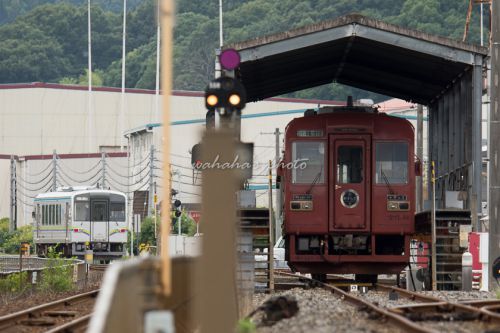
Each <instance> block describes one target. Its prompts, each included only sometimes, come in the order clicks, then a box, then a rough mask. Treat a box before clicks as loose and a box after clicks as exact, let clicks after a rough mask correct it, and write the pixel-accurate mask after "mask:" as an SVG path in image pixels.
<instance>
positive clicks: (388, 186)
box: [380, 167, 394, 194]
mask: <svg viewBox="0 0 500 333" xmlns="http://www.w3.org/2000/svg"><path fill="white" fill-rule="evenodd" d="M380 174H381V175H382V179H383V180H384V182H385V185H386V186H387V188H388V189H389V194H394V191H393V190H392V188H391V185H390V184H389V179H387V176H386V175H385V172H384V169H382V167H380Z"/></svg>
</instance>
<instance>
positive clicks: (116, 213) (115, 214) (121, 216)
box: [109, 202, 125, 222]
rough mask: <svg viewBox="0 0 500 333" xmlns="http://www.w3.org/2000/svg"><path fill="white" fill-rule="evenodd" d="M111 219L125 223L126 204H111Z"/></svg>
mask: <svg viewBox="0 0 500 333" xmlns="http://www.w3.org/2000/svg"><path fill="white" fill-rule="evenodd" d="M109 219H110V220H111V221H122V222H123V221H125V204H124V203H115V202H112V203H111V209H110V210H109Z"/></svg>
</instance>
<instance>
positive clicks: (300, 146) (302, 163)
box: [292, 141, 325, 184]
mask: <svg viewBox="0 0 500 333" xmlns="http://www.w3.org/2000/svg"><path fill="white" fill-rule="evenodd" d="M292 162H293V163H294V167H293V168H292V182H293V183H294V184H311V183H313V182H314V183H315V184H322V183H323V182H324V180H325V172H324V164H325V144H324V143H323V142H317V141H302V142H294V143H293V145H292Z"/></svg>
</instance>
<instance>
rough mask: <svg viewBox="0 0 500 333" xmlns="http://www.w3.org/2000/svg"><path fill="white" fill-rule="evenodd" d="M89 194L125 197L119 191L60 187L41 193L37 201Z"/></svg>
mask: <svg viewBox="0 0 500 333" xmlns="http://www.w3.org/2000/svg"><path fill="white" fill-rule="evenodd" d="M87 193H102V194H116V195H122V196H125V193H123V192H119V191H112V190H105V189H100V188H94V187H84V186H75V187H59V188H57V190H56V191H54V192H45V193H40V194H38V195H37V196H36V197H35V201H36V200H43V199H49V198H73V197H75V196H77V195H80V194H87Z"/></svg>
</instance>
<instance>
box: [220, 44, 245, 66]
mask: <svg viewBox="0 0 500 333" xmlns="http://www.w3.org/2000/svg"><path fill="white" fill-rule="evenodd" d="M240 60H241V58H240V54H239V53H238V51H236V50H235V49H227V50H224V51H222V52H221V53H220V55H219V61H220V64H221V66H222V68H224V69H227V70H233V69H235V68H236V67H238V66H239V65H240Z"/></svg>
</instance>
